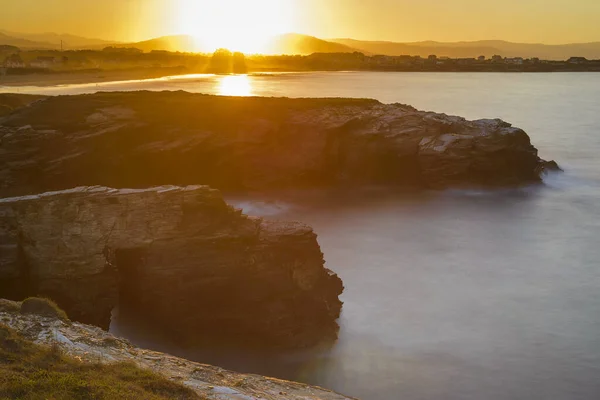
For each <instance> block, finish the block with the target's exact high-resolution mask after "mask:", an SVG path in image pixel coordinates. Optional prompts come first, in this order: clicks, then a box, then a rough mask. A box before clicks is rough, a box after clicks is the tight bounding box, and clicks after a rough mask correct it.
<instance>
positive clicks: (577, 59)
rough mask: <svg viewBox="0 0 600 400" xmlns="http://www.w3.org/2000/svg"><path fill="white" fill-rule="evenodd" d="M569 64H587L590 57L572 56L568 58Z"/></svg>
mask: <svg viewBox="0 0 600 400" xmlns="http://www.w3.org/2000/svg"><path fill="white" fill-rule="evenodd" d="M567 62H568V63H569V64H585V63H586V62H588V59H587V58H585V57H571V58H569V59H568V60H567Z"/></svg>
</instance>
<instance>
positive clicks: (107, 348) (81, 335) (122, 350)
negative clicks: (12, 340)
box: [0, 299, 352, 400]
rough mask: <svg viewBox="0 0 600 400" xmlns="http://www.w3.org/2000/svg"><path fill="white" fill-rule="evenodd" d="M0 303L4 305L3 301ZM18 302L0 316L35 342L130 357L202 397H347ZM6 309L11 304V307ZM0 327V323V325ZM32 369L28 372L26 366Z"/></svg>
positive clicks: (89, 357) (91, 358) (82, 356)
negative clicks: (145, 343)
mask: <svg viewBox="0 0 600 400" xmlns="http://www.w3.org/2000/svg"><path fill="white" fill-rule="evenodd" d="M3 305H4V306H5V307H3ZM18 308H19V304H18V303H12V304H11V303H9V302H6V301H5V300H2V299H0V321H1V323H3V324H6V325H8V326H9V327H11V328H12V329H14V330H16V331H17V332H18V333H20V334H21V335H23V336H24V337H25V338H26V339H29V340H31V341H33V342H35V343H37V344H42V345H58V346H59V347H60V348H61V349H62V351H63V352H64V353H66V354H68V355H70V356H73V357H76V358H77V359H79V360H81V361H82V362H84V363H90V364H94V363H97V362H102V363H114V362H123V361H124V362H133V363H135V364H137V365H138V366H139V367H142V368H146V369H151V370H152V371H153V372H157V373H159V374H162V375H164V376H165V377H167V378H169V379H172V380H175V381H177V382H179V383H182V384H183V385H185V386H187V387H189V388H191V389H192V390H194V391H196V393H198V395H199V396H200V398H201V399H207V400H229V399H231V400H258V399H269V400H352V399H351V398H350V397H346V396H343V395H341V394H338V393H334V392H332V391H330V390H326V389H322V388H320V387H315V386H309V385H305V384H302V383H296V382H289V381H284V380H281V379H273V378H267V377H263V376H259V375H246V374H239V373H236V372H232V371H227V370H224V369H222V368H218V367H213V366H211V365H205V364H200V363H195V362H191V361H188V360H184V359H181V358H177V357H173V356H171V355H168V354H164V353H159V352H155V351H150V350H144V349H141V348H138V347H135V346H132V345H131V343H129V342H128V341H126V340H123V339H120V338H117V337H115V336H113V335H111V334H110V333H108V332H104V331H102V330H100V329H98V328H95V327H93V326H89V325H84V324H79V323H72V324H68V323H65V322H63V321H61V320H59V319H53V318H46V317H41V316H38V315H34V314H21V313H19V312H18V311H17V310H18ZM11 309H12V310H11ZM0 333H1V328H0ZM32 373H33V372H32Z"/></svg>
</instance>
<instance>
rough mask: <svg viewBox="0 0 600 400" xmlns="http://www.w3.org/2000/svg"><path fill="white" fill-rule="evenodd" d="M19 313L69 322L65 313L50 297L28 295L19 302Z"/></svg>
mask: <svg viewBox="0 0 600 400" xmlns="http://www.w3.org/2000/svg"><path fill="white" fill-rule="evenodd" d="M20 311H21V314H35V315H39V316H42V317H47V318H54V319H60V320H61V321H64V322H70V320H69V317H67V314H66V313H65V312H64V311H63V310H61V309H60V307H59V306H58V305H56V303H55V302H53V301H52V300H50V299H45V298H40V297H29V298H27V299H25V300H23V303H21V310H20Z"/></svg>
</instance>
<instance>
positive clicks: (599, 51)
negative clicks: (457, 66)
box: [330, 39, 600, 60]
mask: <svg viewBox="0 0 600 400" xmlns="http://www.w3.org/2000/svg"><path fill="white" fill-rule="evenodd" d="M330 41H331V42H334V43H340V44H344V45H346V46H349V47H352V48H355V49H359V50H360V51H363V52H368V53H372V54H384V55H390V56H399V55H403V54H407V55H411V56H421V57H427V56H429V55H431V54H435V55H437V56H447V57H451V58H467V57H478V56H486V57H488V58H489V57H491V56H493V55H495V54H498V55H501V56H503V57H524V58H532V57H538V58H540V59H544V60H566V59H568V58H569V57H574V56H577V57H586V58H588V59H600V42H593V43H573V44H564V45H547V44H540V43H535V44H530V43H512V42H506V41H503V40H479V41H474V42H454V43H445V42H433V41H427V42H413V43H398V42H378V41H363V40H354V39H331V40H330Z"/></svg>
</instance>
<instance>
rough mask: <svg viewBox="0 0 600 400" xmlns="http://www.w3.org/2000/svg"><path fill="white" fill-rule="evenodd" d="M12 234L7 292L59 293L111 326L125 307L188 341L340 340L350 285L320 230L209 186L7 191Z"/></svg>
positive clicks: (82, 313)
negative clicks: (264, 214)
mask: <svg viewBox="0 0 600 400" xmlns="http://www.w3.org/2000/svg"><path fill="white" fill-rule="evenodd" d="M0 239H1V240H0V242H1V246H0V296H2V297H9V298H13V299H22V298H24V297H26V296H36V295H44V296H48V297H50V298H52V299H54V300H55V301H56V302H57V303H58V304H59V305H60V306H61V307H62V308H63V309H64V310H65V311H66V312H67V313H68V315H69V316H70V317H71V318H72V319H75V320H77V321H81V322H86V323H91V324H94V325H97V326H100V327H102V328H105V329H106V328H108V325H109V322H110V314H111V310H112V309H113V308H114V307H116V306H117V305H119V306H120V307H121V308H123V309H127V310H132V311H133V312H134V313H136V314H138V315H141V316H143V318H144V319H146V320H148V321H150V322H153V323H156V326H157V327H161V328H163V329H165V330H166V331H167V332H168V333H169V334H170V335H171V336H173V337H175V338H177V339H178V340H181V341H188V340H190V341H197V340H203V339H206V340H210V341H211V343H213V342H214V340H215V339H216V338H218V339H219V340H223V341H224V342H225V343H231V342H244V343H245V344H249V345H256V346H267V347H307V346H313V345H316V344H318V343H320V342H323V341H332V340H335V339H336V337H337V331H338V325H337V323H336V319H337V318H338V317H339V314H340V310H341V302H340V300H339V299H338V296H339V294H341V292H342V290H343V286H342V283H341V280H340V279H339V278H338V276H337V275H335V274H334V273H333V272H331V271H330V270H328V269H326V268H325V267H324V265H323V264H324V261H323V254H322V253H321V251H320V248H319V245H318V243H317V240H316V235H315V233H314V232H313V231H312V229H311V228H310V227H308V226H306V225H303V224H300V223H290V222H269V221H265V220H262V219H259V218H252V217H248V216H246V215H244V214H242V213H241V211H239V210H235V209H234V208H232V207H230V206H228V205H227V204H226V203H225V202H224V200H223V198H222V197H221V194H220V193H219V192H218V191H216V190H213V189H210V188H208V187H206V186H190V187H186V188H180V187H173V186H169V187H158V188H152V189H144V190H126V189H123V190H116V189H109V188H105V187H81V188H76V189H71V190H66V191H60V192H49V193H44V194H40V195H32V196H25V197H17V198H7V199H1V200H0Z"/></svg>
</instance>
